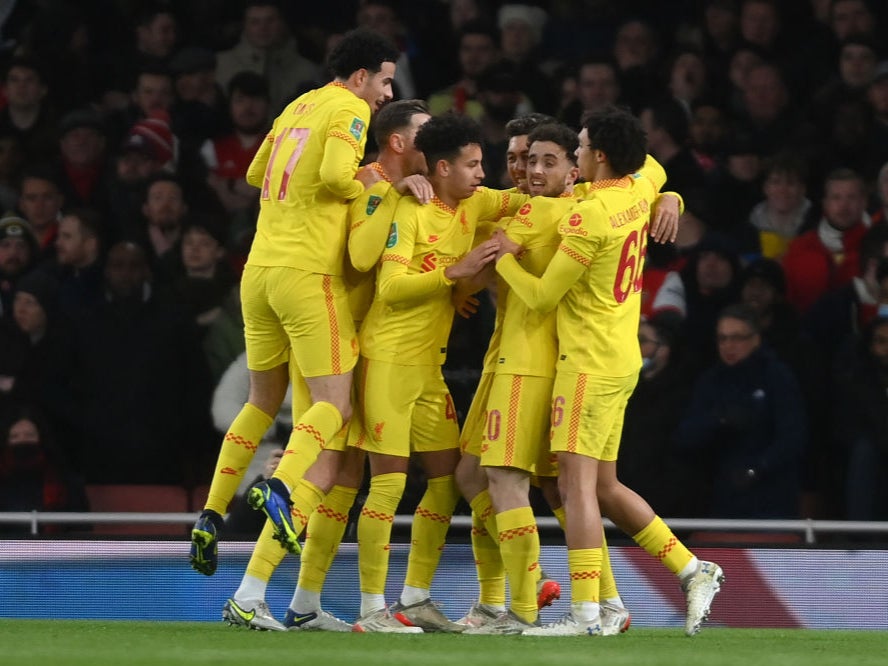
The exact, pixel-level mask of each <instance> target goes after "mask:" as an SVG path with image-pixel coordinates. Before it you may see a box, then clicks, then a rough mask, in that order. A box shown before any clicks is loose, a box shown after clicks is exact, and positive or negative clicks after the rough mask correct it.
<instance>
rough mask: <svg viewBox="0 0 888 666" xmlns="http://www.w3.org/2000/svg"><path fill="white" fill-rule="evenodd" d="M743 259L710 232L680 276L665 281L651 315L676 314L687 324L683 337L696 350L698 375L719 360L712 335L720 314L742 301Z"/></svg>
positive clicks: (721, 237)
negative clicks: (670, 311) (739, 300)
mask: <svg viewBox="0 0 888 666" xmlns="http://www.w3.org/2000/svg"><path fill="white" fill-rule="evenodd" d="M739 281H740V257H739V256H738V254H737V252H736V249H735V245H734V243H733V242H732V241H731V240H730V239H729V238H727V237H726V236H724V235H723V234H719V233H718V232H708V233H707V234H706V235H705V236H704V237H703V239H702V240H701V241H700V242H699V243H698V244H697V246H696V247H695V248H694V250H693V251H692V252H691V253H690V256H689V258H688V262H687V264H686V265H685V266H684V268H682V269H681V271H680V272H678V271H673V272H672V273H670V274H668V275H667V276H666V278H665V279H664V281H663V285H662V286H661V287H660V289H659V291H658V292H657V295H656V297H655V298H654V302H653V306H652V311H653V313H654V314H655V315H656V314H658V313H660V312H662V311H664V310H672V311H675V312H677V313H678V314H679V315H681V317H682V318H683V320H684V325H683V336H684V339H685V341H686V343H687V345H688V349H694V350H695V357H694V359H692V360H693V361H694V363H693V364H692V365H693V366H695V367H694V369H695V370H697V371H699V370H700V369H701V368H704V367H706V366H708V365H709V364H711V363H712V362H713V361H714V360H715V358H716V345H715V340H713V336H712V331H713V330H714V329H715V324H716V320H717V318H718V315H719V312H721V310H722V309H723V308H724V307H726V306H727V305H730V304H731V303H735V302H736V301H737V299H738V297H739Z"/></svg>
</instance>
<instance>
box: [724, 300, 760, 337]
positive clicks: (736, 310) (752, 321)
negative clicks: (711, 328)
mask: <svg viewBox="0 0 888 666" xmlns="http://www.w3.org/2000/svg"><path fill="white" fill-rule="evenodd" d="M722 319H736V320H738V321H742V322H743V323H744V324H746V325H747V326H749V328H750V330H752V332H753V333H761V332H762V324H761V321H759V316H758V314H757V313H756V311H755V310H754V309H752V308H751V307H749V306H748V305H746V304H745V303H733V304H732V305H728V306H726V307H724V308H722V310H721V312H719V313H718V321H721V320H722Z"/></svg>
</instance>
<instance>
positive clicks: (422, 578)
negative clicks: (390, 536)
mask: <svg viewBox="0 0 888 666" xmlns="http://www.w3.org/2000/svg"><path fill="white" fill-rule="evenodd" d="M457 501H459V490H458V489H457V487H456V481H454V479H453V475H452V474H448V475H447V476H438V477H435V478H434V479H429V481H428V486H427V488H426V491H425V493H424V494H423V496H422V499H421V500H420V501H419V506H417V507H416V512H415V513H414V514H413V528H412V529H411V533H410V544H411V545H410V554H409V555H408V556H407V575H406V576H405V577H404V584H405V585H410V586H411V587H419V588H422V589H423V590H428V589H431V587H432V579H433V578H434V577H435V571H437V570H438V562H439V561H440V560H441V551H442V550H444V541H445V539H446V537H447V530H449V529H450V519H451V518H452V517H453V510H454V509H455V508H456V503H457Z"/></svg>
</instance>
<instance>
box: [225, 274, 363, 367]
mask: <svg viewBox="0 0 888 666" xmlns="http://www.w3.org/2000/svg"><path fill="white" fill-rule="evenodd" d="M241 308H242V309H243V314H244V338H245V340H246V345H247V366H248V367H249V368H250V370H270V369H272V368H275V367H277V366H279V365H281V364H282V363H287V362H291V363H295V364H296V366H297V367H298V368H299V371H300V373H301V374H302V376H303V377H323V376H326V375H344V374H345V373H347V372H349V371H350V370H351V369H352V368H354V366H355V363H356V362H357V359H358V338H357V336H356V335H355V325H354V320H353V319H352V316H351V313H350V311H349V306H348V295H347V294H346V290H345V285H344V283H343V280H342V278H341V277H338V276H336V275H323V274H320V273H308V272H306V271H300V270H297V269H295V268H286V267H283V266H252V265H248V266H247V267H246V268H245V269H244V274H243V277H242V278H241Z"/></svg>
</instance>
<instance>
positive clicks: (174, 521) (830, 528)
mask: <svg viewBox="0 0 888 666" xmlns="http://www.w3.org/2000/svg"><path fill="white" fill-rule="evenodd" d="M197 515H198V514H197V513H143V512H98V511H96V512H89V513H74V512H53V511H17V512H5V513H4V512H0V525H27V526H28V529H29V532H30V534H31V535H34V536H36V535H39V534H40V527H41V525H50V524H51V525H72V526H78V525H80V526H85V528H87V529H88V526H98V525H109V526H112V525H120V524H122V523H126V524H129V525H156V524H166V525H170V526H181V527H182V533H184V528H185V527H189V526H191V525H192V524H193V523H194V521H195V520H196V518H197ZM412 519H413V516H412V515H398V516H395V523H394V526H395V527H401V528H405V527H409V525H410V523H411V521H412ZM665 521H666V523H668V525H669V526H670V527H671V528H672V529H673V530H676V531H688V532H713V533H718V534H719V536H718V538H717V539H713V540H719V541H724V540H725V535H724V533H730V532H734V533H737V536H738V540H747V538H746V537H747V536H748V534H749V533H759V534H768V533H770V534H775V535H778V534H780V535H785V534H796V535H798V536H799V537H800V538H799V540H798V542H799V543H806V544H815V543H817V537H818V535H822V534H856V535H861V534H865V535H888V521H855V520H814V519H802V520H737V519H730V520H728V519H710V518H666V519H665ZM537 523H538V525H539V527H540V529H541V530H550V529H551V530H557V529H559V527H558V521H557V520H555V518H550V517H541V518H538V519H537ZM604 524H605V528H606V529H616V527H615V525H614V524H613V523H612V522H610V521H608V520H605V521H604ZM451 526H452V527H453V528H455V529H457V530H460V531H465V532H466V533H468V532H469V530H470V529H471V526H472V519H471V517H470V516H454V517H453V521H452V523H451ZM94 531H95V532H96V533H101V529H94ZM114 531H115V532H116V533H118V534H119V531H118V530H114ZM175 531H176V530H173V529H171V530H170V532H175ZM0 532H2V528H0ZM765 540H767V539H765ZM778 541H779V539H778Z"/></svg>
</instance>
